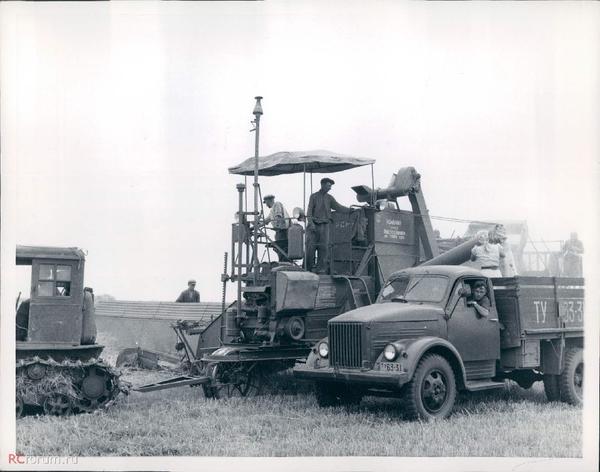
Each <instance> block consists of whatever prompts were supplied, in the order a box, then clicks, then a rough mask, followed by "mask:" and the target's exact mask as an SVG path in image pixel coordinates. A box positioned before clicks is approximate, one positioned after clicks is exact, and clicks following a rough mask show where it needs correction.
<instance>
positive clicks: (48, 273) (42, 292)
mask: <svg viewBox="0 0 600 472" xmlns="http://www.w3.org/2000/svg"><path fill="white" fill-rule="evenodd" d="M37 296H38V297H70V296H71V266H69V265H63V264H40V269H39V275H38V286H37Z"/></svg>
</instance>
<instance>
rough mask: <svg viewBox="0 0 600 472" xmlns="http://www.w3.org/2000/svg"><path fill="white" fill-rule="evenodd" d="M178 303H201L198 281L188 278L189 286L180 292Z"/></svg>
mask: <svg viewBox="0 0 600 472" xmlns="http://www.w3.org/2000/svg"><path fill="white" fill-rule="evenodd" d="M175 301H176V302H177V303H200V292H198V291H197V290H196V281H195V280H194V279H190V280H188V288H187V290H184V291H183V292H181V293H180V294H179V296H178V297H177V300H175Z"/></svg>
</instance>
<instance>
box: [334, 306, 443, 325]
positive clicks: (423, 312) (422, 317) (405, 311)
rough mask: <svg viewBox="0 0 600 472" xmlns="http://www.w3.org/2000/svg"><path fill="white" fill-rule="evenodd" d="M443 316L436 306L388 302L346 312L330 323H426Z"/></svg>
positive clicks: (440, 309) (439, 308) (441, 310)
mask: <svg viewBox="0 0 600 472" xmlns="http://www.w3.org/2000/svg"><path fill="white" fill-rule="evenodd" d="M443 314H444V310H443V309H442V308H441V307H439V306H437V305H431V304H420V303H398V302H389V303H375V304H373V305H367V306H363V307H360V308H357V309H356V310H351V311H347V312H346V313H343V314H341V315H338V316H336V317H335V318H332V319H331V320H330V322H347V321H354V322H368V321H375V322H386V321H428V320H437V319H439V317H440V315H443Z"/></svg>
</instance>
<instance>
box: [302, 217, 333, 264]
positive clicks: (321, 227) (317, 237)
mask: <svg viewBox="0 0 600 472" xmlns="http://www.w3.org/2000/svg"><path fill="white" fill-rule="evenodd" d="M317 251H318V253H319V259H318V261H317V265H316V269H317V271H318V272H327V270H328V269H329V223H321V224H316V223H315V224H313V225H311V226H309V227H308V228H307V231H306V269H307V270H310V271H312V270H313V268H314V266H315V253H316V252H317Z"/></svg>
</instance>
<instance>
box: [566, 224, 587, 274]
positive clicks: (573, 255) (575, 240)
mask: <svg viewBox="0 0 600 472" xmlns="http://www.w3.org/2000/svg"><path fill="white" fill-rule="evenodd" d="M582 254H583V243H582V242H581V241H580V240H579V237H578V236H577V233H571V236H570V238H569V240H568V241H566V242H565V243H564V244H563V246H562V256H563V274H562V275H563V277H581V276H582V275H583V264H582V257H581V255H582Z"/></svg>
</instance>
